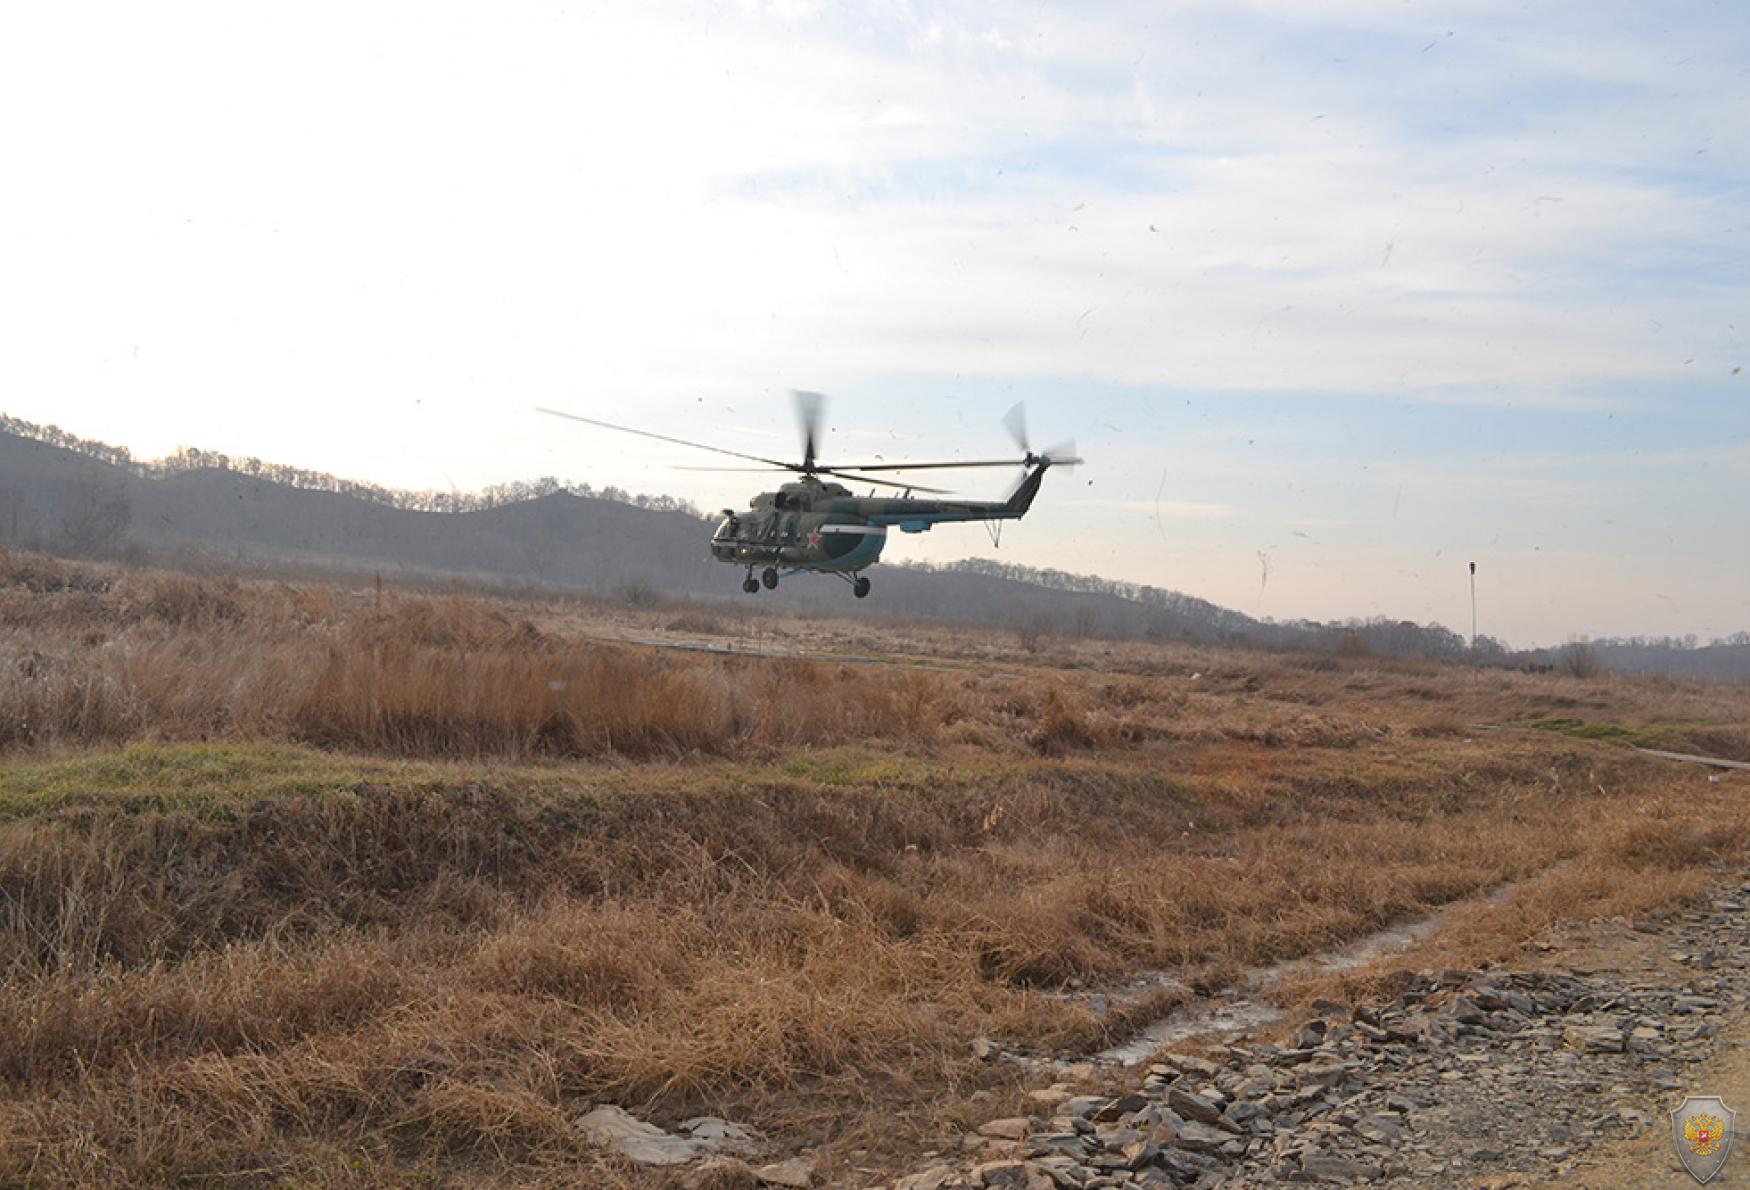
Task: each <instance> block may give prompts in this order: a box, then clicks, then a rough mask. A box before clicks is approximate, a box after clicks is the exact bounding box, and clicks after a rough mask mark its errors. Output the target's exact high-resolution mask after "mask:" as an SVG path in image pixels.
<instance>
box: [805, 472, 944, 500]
mask: <svg viewBox="0 0 1750 1190" xmlns="http://www.w3.org/2000/svg"><path fill="white" fill-rule="evenodd" d="M814 473H815V474H816V475H836V476H837V477H838V478H840V479H848V480H850V481H852V482H853V483H872V484H876V485H878V486H880V487H884V488H906V489H908V490H910V491H913V492H928V493H930V494H931V495H932V496H946V495H947V494H948V489H947V488H926V487H924V486H923V485H922V484H916V483H899V482H897V481H895V480H891V479H876V478H875V477H874V476H873V475H857V474H856V473H854V472H851V471H840V470H839V469H838V468H837V467H816V468H815V469H814Z"/></svg>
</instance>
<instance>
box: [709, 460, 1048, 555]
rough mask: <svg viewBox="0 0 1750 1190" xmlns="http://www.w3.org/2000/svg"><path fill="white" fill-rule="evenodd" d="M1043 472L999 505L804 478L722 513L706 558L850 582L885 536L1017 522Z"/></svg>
mask: <svg viewBox="0 0 1750 1190" xmlns="http://www.w3.org/2000/svg"><path fill="white" fill-rule="evenodd" d="M1049 466H1050V463H1049V462H1048V461H1046V462H1040V463H1038V464H1035V465H1034V466H1033V468H1032V469H1030V470H1029V471H1028V473H1027V476H1026V478H1025V479H1023V480H1022V481H1021V486H1020V487H1018V488H1017V489H1015V493H1014V494H1013V495H1012V496H1010V497H1009V498H1008V499H1007V500H1002V501H982V500H934V499H928V500H926V499H918V498H915V497H912V496H896V497H884V496H855V495H853V494H852V493H851V490H850V489H849V488H847V487H845V486H844V485H843V484H838V483H831V482H828V481H825V480H822V479H819V478H817V477H815V476H812V475H808V476H804V477H803V478H802V479H801V480H798V481H797V482H795V483H787V484H784V485H783V486H782V487H780V488H779V489H778V490H777V491H775V492H761V493H760V494H759V495H757V496H755V497H754V498H753V500H752V501H750V502H749V506H748V510H747V511H746V512H735V511H733V510H725V512H724V517H723V520H722V521H721V522H720V523H719V524H718V526H717V529H716V532H714V533H713V534H712V536H711V553H712V556H713V557H715V558H716V559H717V560H718V561H720V562H728V563H730V564H732V565H737V566H747V567H754V566H782V567H787V568H789V569H791V570H819V571H826V572H830V573H842V574H855V573H856V572H857V571H860V570H863V569H865V568H867V567H869V566H873V565H874V564H875V562H876V561H877V560H878V559H879V558H880V557H881V550H882V547H883V546H885V545H886V544H887V530H888V529H890V528H894V527H897V528H898V529H899V530H900V531H901V532H904V533H922V532H924V531H926V530H928V529H929V528H931V527H932V526H934V525H940V524H946V523H950V522H956V521H1003V520H1016V519H1018V518H1020V517H1022V516H1024V515H1025V514H1026V512H1027V509H1028V508H1029V507H1031V506H1032V503H1033V497H1034V495H1035V494H1036V493H1037V492H1038V490H1039V482H1040V480H1041V479H1042V478H1043V477H1044V474H1045V471H1046V468H1047V467H1049Z"/></svg>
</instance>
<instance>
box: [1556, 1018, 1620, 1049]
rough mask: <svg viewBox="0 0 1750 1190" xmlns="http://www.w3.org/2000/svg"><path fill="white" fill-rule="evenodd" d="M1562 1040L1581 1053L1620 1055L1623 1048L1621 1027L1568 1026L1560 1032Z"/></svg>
mask: <svg viewBox="0 0 1750 1190" xmlns="http://www.w3.org/2000/svg"><path fill="white" fill-rule="evenodd" d="M1562 1040H1563V1041H1564V1042H1566V1043H1567V1044H1568V1045H1569V1046H1572V1047H1573V1048H1574V1049H1577V1050H1580V1051H1581V1052H1582V1053H1588V1054H1620V1053H1621V1052H1622V1047H1623V1039H1622V1026H1621V1025H1569V1026H1568V1027H1567V1028H1566V1029H1564V1030H1562Z"/></svg>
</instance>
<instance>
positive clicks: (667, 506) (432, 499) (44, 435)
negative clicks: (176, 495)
mask: <svg viewBox="0 0 1750 1190" xmlns="http://www.w3.org/2000/svg"><path fill="white" fill-rule="evenodd" d="M0 433H6V434H11V435H13V436H14V437H17V438H25V439H28V440H30V441H33V442H41V443H44V444H46V445H48V446H56V447H59V448H60V449H62V450H66V451H71V452H72V453H74V454H77V455H83V456H84V457H86V458H90V459H96V460H98V461H99V462H102V463H108V464H109V465H110V466H112V467H116V468H119V469H121V470H123V471H126V472H128V473H129V474H131V475H135V476H138V477H139V478H141V479H164V478H166V477H168V476H172V475H179V474H185V473H188V472H192V471H229V472H231V473H233V474H236V475H246V476H249V477H250V478H252V479H262V480H266V481H267V482H269V483H277V484H281V485H284V486H285V487H292V488H301V489H303V490H304V491H310V492H333V493H335V494H336V495H341V496H352V497H354V498H355V499H359V500H368V501H370V502H372V503H374V504H384V505H387V506H388V507H390V508H404V509H409V510H412V511H414V512H447V513H461V512H483V511H485V510H486V509H489V508H499V507H502V506H504V505H506V504H520V503H522V502H524V501H526V500H538V499H540V498H542V497H544V496H553V495H557V494H558V493H560V492H567V493H569V494H571V495H573V496H581V497H583V498H585V499H594V500H611V501H613V502H614V503H616V504H629V505H632V506H633V507H635V508H648V509H651V510H653V511H656V512H684V513H686V514H688V515H689V516H695V517H699V518H700V519H705V517H704V514H703V513H702V512H700V511H699V509H698V508H697V507H696V506H694V505H693V504H692V503H691V502H690V501H687V500H679V499H676V498H675V497H673V496H660V495H659V496H649V495H646V494H644V493H643V492H639V493H636V494H634V493H632V492H628V491H626V490H625V489H624V488H620V487H615V486H614V485H612V484H609V485H608V486H606V487H603V488H599V489H598V488H595V487H593V486H591V485H590V484H587V483H573V482H569V481H566V480H561V479H558V478H556V477H554V476H551V475H548V476H543V477H542V478H540V479H537V480H533V481H528V480H521V479H519V480H513V481H511V482H510V483H498V484H492V485H491V486H489V487H484V488H481V489H480V490H479V491H474V492H459V491H447V492H446V491H436V490H430V491H408V490H405V489H401V488H386V487H383V486H382V485H380V484H374V483H368V482H365V481H363V480H357V479H342V478H341V477H339V476H337V475H330V474H328V473H327V472H326V471H311V470H309V469H307V468H304V467H292V466H289V465H287V464H285V463H269V462H264V461H263V460H261V459H258V458H254V457H253V456H240V457H239V456H232V455H227V454H222V453H220V452H218V451H213V450H201V449H199V448H198V447H193V446H181V447H178V448H177V449H176V450H175V451H174V452H172V453H171V454H170V455H168V456H166V457H165V458H162V459H153V460H149V461H147V460H141V459H136V458H134V457H133V455H132V454H131V453H130V452H129V450H128V448H127V447H125V446H111V445H110V444H109V443H107V442H99V441H97V440H96V439H92V438H81V437H79V436H78V435H77V434H70V433H68V432H67V431H66V430H63V429H61V428H60V427H59V426H45V425H38V424H36V423H35V422H29V421H25V420H24V419H23V418H18V417H10V416H8V415H6V414H4V413H0Z"/></svg>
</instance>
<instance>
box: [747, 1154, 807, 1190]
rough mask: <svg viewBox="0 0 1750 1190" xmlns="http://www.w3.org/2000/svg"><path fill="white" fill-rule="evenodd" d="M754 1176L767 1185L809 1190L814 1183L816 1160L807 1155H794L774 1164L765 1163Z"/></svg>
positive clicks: (794, 1189)
mask: <svg viewBox="0 0 1750 1190" xmlns="http://www.w3.org/2000/svg"><path fill="white" fill-rule="evenodd" d="M753 1176H754V1177H756V1178H758V1179H759V1180H760V1184H761V1185H765V1186H786V1187H789V1188H790V1190H807V1188H808V1187H809V1186H812V1185H813V1184H814V1162H812V1161H810V1160H809V1159H808V1158H806V1157H792V1158H790V1160H788V1161H779V1162H777V1163H776V1164H774V1165H764V1166H761V1167H760V1168H759V1169H756V1170H754V1171H753Z"/></svg>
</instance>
